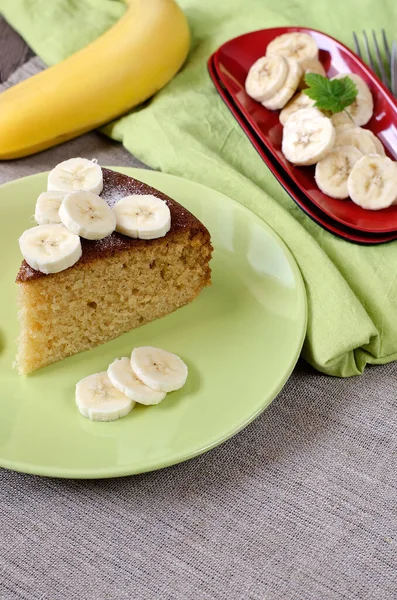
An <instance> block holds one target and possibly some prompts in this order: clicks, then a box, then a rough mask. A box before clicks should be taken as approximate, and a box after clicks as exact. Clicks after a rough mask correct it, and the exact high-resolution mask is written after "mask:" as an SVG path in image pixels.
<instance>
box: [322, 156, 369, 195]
mask: <svg viewBox="0 0 397 600" xmlns="http://www.w3.org/2000/svg"><path fill="white" fill-rule="evenodd" d="M361 157H362V154H361V152H360V151H359V150H357V148H355V147H354V146H342V147H341V148H336V149H334V150H331V152H328V154H327V156H326V157H325V158H323V159H322V160H320V162H318V163H317V165H316V171H315V179H316V183H317V185H318V187H319V188H320V190H321V191H322V192H324V194H327V195H328V196H331V198H339V199H341V200H343V199H346V198H348V197H349V192H348V190H347V179H348V177H349V175H350V173H351V170H352V168H353V167H354V165H355V164H356V162H357V161H359V160H360V158H361Z"/></svg>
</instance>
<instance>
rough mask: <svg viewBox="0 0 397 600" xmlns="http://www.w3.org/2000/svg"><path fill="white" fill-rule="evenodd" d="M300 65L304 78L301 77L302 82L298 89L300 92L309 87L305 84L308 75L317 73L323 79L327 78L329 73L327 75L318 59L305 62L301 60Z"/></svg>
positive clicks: (307, 59)
mask: <svg viewBox="0 0 397 600" xmlns="http://www.w3.org/2000/svg"><path fill="white" fill-rule="evenodd" d="M299 64H300V66H301V68H302V71H303V73H302V77H301V80H300V82H299V86H298V88H299V89H300V90H304V89H305V88H306V87H307V85H306V82H305V75H306V73H316V74H317V75H322V76H323V77H326V76H327V73H326V71H325V69H324V67H323V65H322V64H321V62H320V61H319V60H318V59H316V58H306V59H304V60H300V61H299Z"/></svg>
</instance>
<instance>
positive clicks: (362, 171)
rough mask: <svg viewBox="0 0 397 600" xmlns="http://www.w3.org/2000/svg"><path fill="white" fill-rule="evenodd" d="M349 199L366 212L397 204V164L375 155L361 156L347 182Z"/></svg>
mask: <svg viewBox="0 0 397 600" xmlns="http://www.w3.org/2000/svg"><path fill="white" fill-rule="evenodd" d="M347 189H348V192H349V196H350V198H351V199H352V200H353V202H355V203H356V204H358V206H361V207H362V208H366V209H368V210H379V209H381V208H387V207H388V206H391V205H392V204H395V203H396V202H397V163H395V162H393V161H392V160H390V158H387V157H384V156H379V155H378V154H376V155H369V156H363V157H362V158H360V160H359V161H357V162H356V164H355V165H354V167H353V168H352V170H351V172H350V175H349V178H348V180H347Z"/></svg>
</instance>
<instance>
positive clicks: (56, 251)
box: [19, 224, 81, 274]
mask: <svg viewBox="0 0 397 600" xmlns="http://www.w3.org/2000/svg"><path fill="white" fill-rule="evenodd" d="M19 247H20V249H21V253H22V256H23V257H24V259H25V260H26V262H27V263H28V265H29V266H31V267H32V269H35V270H36V271H41V273H46V274H48V273H59V272H60V271H64V270H65V269H68V268H69V267H71V266H73V265H74V264H75V263H76V262H77V261H78V260H79V258H80V257H81V242H80V238H79V236H78V235H75V234H74V233H72V232H71V231H68V230H67V229H66V227H64V226H63V225H58V224H48V225H37V227H32V228H31V229H27V230H26V231H24V232H23V234H22V235H21V237H20V238H19Z"/></svg>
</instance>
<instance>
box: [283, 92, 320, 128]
mask: <svg viewBox="0 0 397 600" xmlns="http://www.w3.org/2000/svg"><path fill="white" fill-rule="evenodd" d="M315 103H316V102H315V100H312V99H311V98H309V96H306V94H303V92H299V93H298V94H295V96H293V97H292V98H291V100H290V101H289V102H287V104H286V105H285V106H284V108H283V110H282V111H281V112H280V123H281V125H285V124H286V122H287V121H288V119H289V118H290V116H291V115H293V114H294V113H296V112H297V111H298V110H302V109H303V108H313V106H314V105H315Z"/></svg>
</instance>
